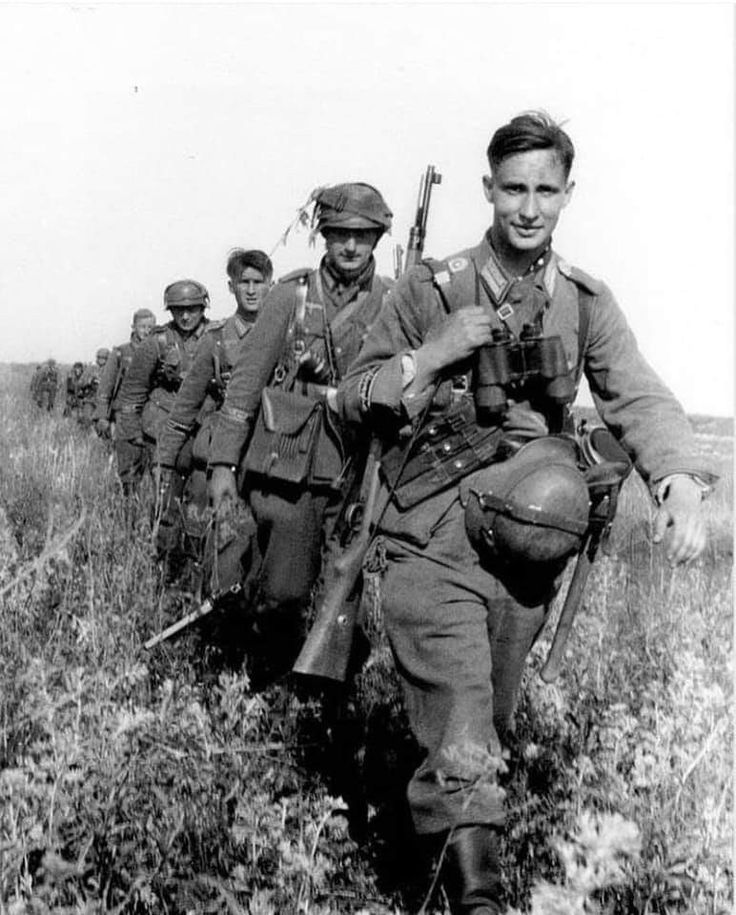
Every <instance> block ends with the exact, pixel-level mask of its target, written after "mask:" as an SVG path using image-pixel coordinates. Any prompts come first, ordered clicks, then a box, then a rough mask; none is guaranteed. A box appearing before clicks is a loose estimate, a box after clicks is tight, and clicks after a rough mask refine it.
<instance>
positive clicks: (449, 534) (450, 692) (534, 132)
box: [338, 113, 713, 915]
mask: <svg viewBox="0 0 736 915" xmlns="http://www.w3.org/2000/svg"><path fill="white" fill-rule="evenodd" d="M573 155H574V150H573V146H572V142H571V141H570V138H569V137H568V136H567V134H566V133H565V132H564V131H563V130H562V129H560V128H559V127H558V126H557V125H556V124H555V123H554V122H552V121H551V120H550V119H549V118H548V117H547V116H546V115H543V114H536V113H531V114H525V115H521V116H519V117H517V118H514V119H513V120H512V121H511V122H510V123H509V124H507V125H505V126H504V127H502V128H500V129H499V130H498V131H497V132H496V133H495V134H494V136H493V138H492V140H491V143H490V146H489V149H488V158H489V163H490V175H489V176H486V177H484V179H483V186H484V190H485V194H486V197H487V199H488V201H489V203H490V204H491V206H492V207H493V223H492V225H491V228H490V230H489V231H488V233H487V234H486V236H485V237H484V238H483V239H482V240H481V242H480V244H478V245H477V246H476V247H474V248H470V249H468V250H466V251H463V252H461V253H460V254H458V255H455V256H454V257H450V258H448V259H447V260H446V261H443V262H438V263H432V262H427V263H425V264H422V265H420V266H419V267H417V268H415V269H414V270H411V271H409V272H408V274H406V275H405V276H404V277H402V278H401V280H399V282H398V284H397V286H396V288H395V290H394V293H393V295H392V296H391V297H390V298H389V300H388V302H387V304H386V307H385V308H384V309H383V311H382V312H381V315H380V316H379V318H378V320H377V321H376V323H375V324H374V326H373V328H372V329H371V331H370V333H369V335H368V338H367V340H366V343H365V346H364V347H363V350H362V351H361V355H360V356H359V357H358V359H357V361H356V363H355V364H354V366H353V367H352V369H351V371H350V373H349V375H348V377H347V378H346V379H345V381H344V383H343V384H342V385H341V387H340V389H339V393H338V405H339V406H340V408H341V411H342V414H343V416H344V418H345V419H347V420H348V421H350V422H352V423H358V424H368V425H371V426H372V427H373V429H374V430H375V431H376V432H378V433H379V434H380V435H382V436H384V437H385V439H386V441H387V446H388V447H387V455H386V458H385V459H384V464H383V467H384V473H385V474H386V476H387V477H388V478H389V479H391V480H393V482H394V483H396V486H395V491H394V495H393V498H392V501H391V502H390V504H389V507H388V509H387V511H386V513H385V515H384V518H383V522H382V526H381V527H382V533H383V535H384V537H385V543H386V552H387V560H388V569H387V572H386V574H385V578H384V580H383V582H382V594H383V597H384V616H385V622H386V628H387V632H388V635H389V638H390V641H391V645H392V648H393V651H394V654H395V658H396V662H397V669H398V670H399V672H400V674H401V677H402V682H403V688H404V694H405V702H406V709H407V712H408V715H409V719H410V723H411V727H412V729H413V732H414V734H415V735H416V737H417V740H418V742H419V744H420V746H421V747H422V749H423V751H424V759H423V762H422V763H421V765H420V766H419V768H418V769H417V770H416V771H415V772H414V775H413V777H412V779H411V781H410V784H409V787H408V800H409V805H410V808H411V813H412V816H413V821H414V825H415V828H416V830H417V833H418V834H419V835H420V836H421V837H424V838H425V839H426V843H425V844H426V845H427V846H430V847H432V846H434V847H438V846H441V844H442V842H443V841H444V839H445V838H446V837H448V835H449V843H448V846H447V852H446V856H445V864H444V870H443V881H444V885H445V888H446V891H447V894H448V898H449V899H450V903H451V909H452V912H453V913H464V915H469V913H472V915H495V913H499V912H501V911H502V887H503V881H502V876H501V874H500V872H499V866H498V830H499V829H500V828H502V826H503V823H504V806H503V792H502V791H501V790H500V788H499V789H498V790H495V789H494V786H486V788H487V789H488V790H482V791H478V792H475V793H473V785H472V776H471V775H469V773H468V771H467V769H466V768H464V764H463V761H462V759H458V753H457V751H458V750H460V754H459V755H460V756H462V748H463V747H466V746H468V745H470V746H471V747H472V746H475V747H480V748H482V751H483V752H488V753H490V754H491V755H492V756H493V757H500V756H501V741H502V740H503V738H504V736H505V734H506V732H507V729H508V728H509V725H510V722H511V718H512V715H513V712H514V708H515V704H516V699H517V693H518V688H519V684H520V680H521V675H522V671H523V665H524V660H525V658H526V656H527V654H528V652H529V649H530V648H531V646H532V644H533V643H534V641H535V639H536V637H537V635H538V634H539V632H540V629H541V628H542V626H543V624H544V622H545V618H546V616H547V612H548V608H549V604H550V601H551V599H552V597H553V596H554V594H555V590H556V587H557V582H558V578H559V573H560V570H561V567H562V565H564V561H563V563H562V564H561V563H560V562H559V561H550V562H548V563H544V562H535V561H531V559H530V558H529V557H528V556H524V555H513V553H509V552H506V553H504V552H503V547H504V544H503V543H502V542H500V539H498V537H497V538H496V540H495V541H494V531H495V532H496V533H497V532H498V530H499V529H500V528H499V527H497V526H495V527H494V525H495V521H492V523H491V524H490V525H489V527H488V530H487V531H486V532H484V535H483V536H482V537H481V538H480V542H479V540H478V539H477V538H476V539H475V540H474V541H473V542H472V544H471V541H470V540H469V539H468V534H467V533H466V520H467V518H468V517H470V516H466V506H467V507H468V511H471V509H473V508H474V510H475V511H476V514H477V509H478V505H479V503H480V496H482V495H483V494H485V493H488V492H489V490H492V489H493V487H494V486H496V484H503V480H504V473H505V472H507V471H508V472H510V470H511V468H513V467H514V466H518V463H515V461H516V456H517V455H518V459H519V460H522V459H524V458H523V457H522V454H529V449H530V444H529V443H531V445H532V446H533V448H536V449H538V451H539V457H538V459H537V460H536V464H534V463H532V464H531V465H528V466H531V467H532V468H536V470H535V472H536V473H538V474H541V475H542V476H543V475H544V474H545V473H547V471H548V469H549V472H550V475H551V476H550V480H551V481H552V482H554V474H555V473H557V472H558V471H557V470H555V468H552V467H551V465H552V464H553V463H554V462H553V460H552V455H554V454H555V453H556V449H557V448H558V446H559V443H560V439H559V438H558V439H549V438H546V439H544V437H547V436H549V433H560V432H561V431H562V430H563V429H564V427H565V424H564V409H562V408H561V407H564V401H565V400H569V399H570V396H567V395H565V396H562V397H559V396H557V394H555V396H552V391H553V388H552V386H550V385H549V384H547V383H546V382H545V384H540V379H539V378H538V377H537V378H536V379H535V378H533V377H532V376H531V375H530V379H529V383H528V384H526V383H524V382H523V381H519V382H517V383H508V384H504V385H496V386H495V387H494V384H491V385H490V387H487V388H486V390H485V395H488V393H489V391H490V392H491V393H492V394H493V396H492V397H491V399H490V403H489V402H486V401H483V404H482V409H481V407H480V405H479V400H478V396H477V395H478V389H479V374H480V373H479V372H478V370H477V365H478V353H479V351H480V349H481V348H483V347H488V346H489V345H490V344H493V343H495V344H499V341H506V343H507V344H508V346H509V347H513V346H514V345H517V344H519V343H520V342H521V341H525V340H527V339H528V338H529V335H530V334H541V339H544V340H546V341H548V342H549V340H551V339H552V338H553V337H557V343H558V344H561V347H562V351H563V355H564V358H563V360H562V362H563V369H564V371H561V374H560V378H563V380H564V379H565V378H566V383H569V385H570V389H569V391H568V394H569V395H572V393H573V390H574V383H575V380H576V373H577V369H578V368H579V369H580V370H582V371H584V372H585V375H586V377H587V379H588V382H589V384H590V388H591V390H592V393H593V397H594V400H595V404H596V407H597V409H598V411H599V413H600V415H601V417H602V419H603V420H604V422H605V423H606V424H607V425H608V427H609V428H610V429H611V431H613V432H614V433H615V435H616V436H617V437H618V438H619V439H620V440H621V442H622V443H623V445H624V446H625V448H626V449H628V450H629V451H630V452H632V453H633V455H634V458H635V461H636V466H637V468H638V470H639V472H640V473H641V475H642V476H643V477H644V479H645V480H647V481H648V483H649V485H650V486H651V489H652V493H653V496H654V497H655V499H656V500H657V504H658V505H659V509H658V512H657V515H656V518H655V525H654V531H655V533H654V539H655V541H657V542H658V541H661V540H663V539H666V543H667V546H666V549H667V555H668V558H669V559H670V561H671V562H672V563H681V562H687V561H689V560H692V559H694V558H695V557H696V556H698V554H699V553H700V552H701V550H702V549H703V546H704V544H705V527H704V522H703V516H702V514H701V508H700V504H701V499H702V495H703V493H704V491H706V490H707V488H708V484H709V483H711V482H712V481H713V478H712V477H711V476H710V474H709V473H708V472H707V470H706V469H705V468H704V466H703V462H702V460H701V459H700V458H699V457H698V456H697V454H696V448H695V443H694V440H693V435H692V432H691V429H690V426H689V423H688V421H687V419H686V417H685V415H684V413H683V411H682V409H681V407H680V406H679V404H678V403H677V402H676V400H675V399H674V397H673V395H672V394H671V393H670V392H669V390H667V388H666V387H665V386H664V385H663V384H662V382H661V381H660V380H659V378H658V377H657V375H656V374H655V373H654V371H653V370H652V369H651V368H650V366H649V365H648V364H647V362H646V361H645V360H644V358H643V357H642V356H641V354H640V353H639V351H638V349H637V345H636V342H635V340H634V337H633V335H632V332H631V330H630V329H629V327H628V326H627V323H626V320H625V318H624V316H623V314H622V312H621V311H620V309H619V307H618V305H617V304H616V302H615V300H614V298H613V296H612V295H611V292H610V291H609V289H608V288H607V287H606V286H605V285H604V284H603V283H601V282H599V281H598V280H594V279H592V278H591V277H589V276H588V275H587V274H585V273H583V272H582V271H581V270H579V269H577V268H576V267H571V266H570V265H569V264H567V263H566V262H565V261H564V260H562V258H560V257H559V256H558V255H557V253H556V252H555V251H554V250H553V249H552V247H551V237H552V232H553V231H554V228H555V226H556V224H557V221H558V219H559V216H560V213H561V212H562V209H563V208H564V207H565V206H566V205H567V203H568V202H569V200H570V196H571V194H572V191H573V183H572V182H571V181H570V178H569V175H570V168H571V165H572V161H573ZM525 325H526V326H527V327H526V329H525ZM586 325H587V331H586V329H585V328H586ZM530 328H531V330H530ZM494 332H495V333H494ZM579 334H582V335H583V338H582V339H579ZM498 349H499V347H498V346H497V350H498ZM507 351H508V349H507ZM499 364H500V363H499ZM568 370H569V375H568ZM497 374H498V376H499V377H501V378H502V377H503V371H502V370H501V368H498V366H497ZM566 376H567V377H566ZM495 380H496V381H497V380H498V378H496V379H495ZM491 382H494V378H493V376H492V377H491ZM474 393H475V396H474ZM485 395H484V396H485ZM412 430H414V431H416V438H415V439H414V440H413V441H411V440H410V435H408V434H406V435H405V434H403V433H404V432H407V433H409V432H411V431H412ZM525 443H527V444H525ZM397 454H398V460H397V457H396V456H397ZM545 455H547V459H545ZM402 464H403V469H397V467H398V468H402ZM575 472H577V471H575ZM494 474H495V475H496V476H495V478H494V479H491V478H493V475H494ZM397 480H398V482H397ZM489 480H490V482H489ZM501 492H502V493H503V485H501ZM488 504H490V505H495V509H494V510H495V511H496V515H495V516H494V515H493V512H491V513H490V517H491V518H493V517H495V518H498V517H499V516H500V513H502V512H503V511H505V510H506V509H505V508H504V506H503V505H501V506H500V507H499V502H498V500H496V502H495V503H494V502H493V501H492V500H490V499H489V503H488ZM583 504H584V505H585V506H587V502H584V503H583ZM548 508H549V506H547V509H548ZM541 509H542V511H537V509H536V508H535V509H532V510H530V511H528V512H527V514H528V515H534V514H535V512H536V514H537V515H539V516H540V517H544V518H545V522H546V523H549V524H550V527H544V526H542V527H539V528H536V531H537V532H538V533H536V534H535V535H534V538H532V539H531V540H529V541H528V542H530V543H531V544H532V545H535V546H536V545H537V544H539V543H544V539H543V538H545V537H547V538H549V537H550V536H552V537H554V536H555V534H556V533H559V531H558V532H555V528H554V525H555V524H560V525H561V526H564V525H566V524H568V523H571V522H568V519H566V517H564V515H565V514H566V512H565V510H564V509H562V510H560V509H558V510H557V512H555V513H554V514H553V513H552V512H549V511H547V512H546V513H545V512H544V511H543V510H544V509H545V506H544V505H542V506H541ZM585 510H586V512H587V507H586V509H585ZM515 523H516V528H515V529H517V530H520V529H521V528H522V527H523V524H522V523H520V522H515ZM513 529H514V528H512V530H513ZM550 531H551V532H552V533H550ZM496 787H497V786H496ZM433 840H436V841H433Z"/></svg>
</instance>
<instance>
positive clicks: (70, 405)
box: [64, 362, 84, 418]
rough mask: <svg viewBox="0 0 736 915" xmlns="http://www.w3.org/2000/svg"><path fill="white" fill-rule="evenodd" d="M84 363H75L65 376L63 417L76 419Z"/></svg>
mask: <svg viewBox="0 0 736 915" xmlns="http://www.w3.org/2000/svg"><path fill="white" fill-rule="evenodd" d="M83 374H84V363H83V362H75V363H74V365H73V366H72V367H71V369H70V371H69V373H68V374H67V376H66V398H65V401H64V416H73V417H75V418H76V417H77V414H78V412H79V403H80V394H81V388H82V375H83Z"/></svg>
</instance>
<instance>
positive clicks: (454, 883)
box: [442, 825, 502, 915]
mask: <svg viewBox="0 0 736 915" xmlns="http://www.w3.org/2000/svg"><path fill="white" fill-rule="evenodd" d="M442 884H443V886H444V888H445V892H446V893H447V898H448V900H449V902H450V911H451V912H452V915H501V911H502V909H501V902H500V899H501V869H500V865H499V839H498V832H497V831H496V830H495V829H494V828H493V827H492V826H485V825H476V826H460V827H458V828H457V829H456V830H455V832H454V833H453V835H452V838H451V839H450V842H449V844H448V846H447V850H446V852H445V861H444V865H443V869H442Z"/></svg>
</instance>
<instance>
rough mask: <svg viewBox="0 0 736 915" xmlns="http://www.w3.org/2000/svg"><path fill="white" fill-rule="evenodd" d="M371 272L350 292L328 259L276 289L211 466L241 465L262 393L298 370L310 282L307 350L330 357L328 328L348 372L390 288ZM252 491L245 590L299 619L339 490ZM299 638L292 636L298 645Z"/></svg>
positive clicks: (238, 370) (314, 391)
mask: <svg viewBox="0 0 736 915" xmlns="http://www.w3.org/2000/svg"><path fill="white" fill-rule="evenodd" d="M369 267H370V269H369V270H368V271H366V274H365V275H364V277H363V278H362V280H361V281H360V282H358V283H355V284H352V285H348V286H346V287H344V286H342V285H341V284H340V283H339V281H338V280H337V279H336V278H335V277H334V276H333V275H332V274H331V273H330V271H329V269H328V268H327V267H326V265H325V262H324V260H323V262H322V264H321V266H320V268H319V269H318V270H312V271H308V270H301V271H296V272H294V273H292V274H289V275H288V276H286V277H284V278H283V279H282V280H281V281H280V282H279V283H278V284H277V285H276V286H275V287H274V288H273V289H272V290H271V292H270V293H269V294H268V296H267V297H266V299H265V301H264V303H263V309H262V312H261V315H260V316H259V318H258V320H257V321H256V323H255V325H254V327H253V330H252V331H251V332H250V334H249V335H248V337H247V339H246V341H245V344H244V345H243V347H242V349H241V351H240V357H239V359H238V361H237V363H236V365H235V368H234V370H233V376H232V379H231V381H230V383H229V385H228V388H227V393H226V396H225V402H224V404H223V406H222V409H221V411H220V413H219V418H218V423H217V428H216V431H215V434H214V437H213V440H212V445H211V448H210V464H211V465H217V464H226V465H231V466H237V465H238V464H239V463H240V461H241V458H242V457H243V452H244V449H245V446H246V444H247V441H248V438H249V433H250V431H251V428H252V424H253V421H254V419H255V416H256V414H257V412H258V408H259V404H260V397H261V391H262V389H263V388H264V387H265V386H266V385H268V384H269V383H270V382H271V381H272V379H273V376H274V372H275V370H276V369H277V366H278V367H280V368H282V369H284V370H286V371H289V370H290V369H292V368H293V365H294V363H293V359H294V355H293V333H294V328H293V321H292V319H293V316H294V311H295V304H296V299H297V287H298V286H299V285H300V284H301V283H306V285H307V296H306V319H305V335H304V343H305V346H306V348H307V349H308V350H309V351H311V352H313V353H315V354H316V355H318V356H323V355H324V354H325V347H326V346H327V345H329V344H328V342H327V337H328V334H327V328H328V327H329V328H330V333H329V336H330V337H331V342H332V349H333V356H334V360H335V368H336V371H337V374H338V377H342V375H344V373H345V372H346V371H347V369H348V367H349V365H350V364H351V362H352V361H353V360H354V359H355V357H356V356H357V354H358V351H359V349H360V346H361V345H362V342H363V339H364V337H365V335H366V333H367V330H368V328H369V326H370V324H371V323H372V321H373V320H374V319H375V317H376V315H377V313H378V311H379V309H380V307H381V305H382V303H383V300H384V296H385V295H386V293H387V291H388V288H389V284H388V282H387V281H386V280H384V279H382V278H380V277H378V276H376V275H375V274H374V262H373V260H372V259H371V262H370V265H369ZM333 383H334V382H333ZM319 388H320V386H319V385H314V386H308V391H309V392H310V396H314V397H315V398H318V397H324V385H323V386H321V393H320V391H319ZM245 488H246V490H247V493H248V497H249V501H250V506H251V509H252V511H253V515H254V517H255V519H256V522H257V524H258V537H257V542H258V550H259V556H258V557H257V558H256V561H255V562H254V564H253V567H252V569H251V573H250V576H249V580H248V583H247V587H246V591H247V593H248V594H249V596H250V599H251V602H252V604H253V605H254V606H256V607H257V608H258V609H259V610H260V611H266V610H272V609H276V608H279V609H280V610H281V611H282V613H283V614H284V617H285V618H288V619H289V620H290V621H292V622H293V621H294V620H296V619H298V618H300V615H301V613H302V612H303V610H304V609H305V606H306V604H307V602H308V599H309V595H310V591H311V588H312V585H313V584H314V581H315V579H316V577H317V575H318V573H319V568H320V559H321V551H322V544H323V527H325V526H327V527H329V525H330V524H331V523H332V521H333V519H334V514H335V509H336V507H337V505H338V504H339V493H337V492H336V490H334V489H331V488H329V487H327V486H321V487H310V486H307V485H304V486H296V487H292V486H285V485H284V484H280V483H279V482H278V481H272V480H269V479H268V478H266V477H263V476H260V475H257V474H249V475H248V476H247V478H246V483H245ZM280 615H281V614H280ZM292 634H293V633H292ZM299 637H300V636H299V634H298V633H296V634H293V638H294V639H295V640H296V641H298V639H299ZM295 648H296V642H295V643H294V644H292V645H291V646H290V647H286V648H285V650H284V657H286V656H287V655H288V653H289V652H290V651H291V652H293V650H295Z"/></svg>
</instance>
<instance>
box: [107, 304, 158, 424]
mask: <svg viewBox="0 0 736 915" xmlns="http://www.w3.org/2000/svg"><path fill="white" fill-rule="evenodd" d="M155 324H156V318H155V316H154V314H153V312H152V311H151V310H150V309H148V308H139V309H138V311H136V312H135V313H134V314H133V324H132V325H131V327H132V331H131V334H130V340H127V341H126V342H125V343H121V344H120V345H119V346H114V347H113V348H112V350H111V352H110V356H109V358H108V360H107V362H106V363H105V367H104V369H103V370H102V374H101V376H100V384H99V387H98V388H97V403H96V405H95V415H94V420H95V429H96V430H97V434H98V435H100V436H101V437H103V438H108V437H109V436H110V432H111V425H112V423H114V422H115V414H116V413H117V410H118V406H119V404H118V394H119V393H120V388H121V385H122V383H123V378H125V374H126V372H127V371H128V369H129V368H130V363H131V362H132V361H133V353H134V352H135V351H136V349H137V348H138V345H139V344H140V343H141V341H143V340H145V339H146V337H147V336H148V335H149V334H150V333H151V331H152V330H153V328H154V325H155Z"/></svg>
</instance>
